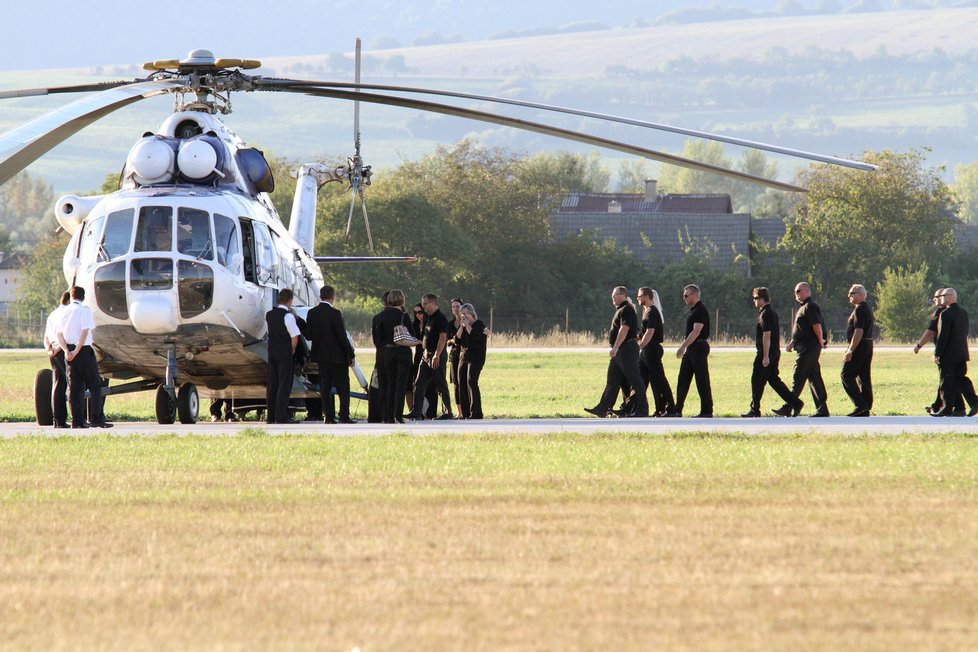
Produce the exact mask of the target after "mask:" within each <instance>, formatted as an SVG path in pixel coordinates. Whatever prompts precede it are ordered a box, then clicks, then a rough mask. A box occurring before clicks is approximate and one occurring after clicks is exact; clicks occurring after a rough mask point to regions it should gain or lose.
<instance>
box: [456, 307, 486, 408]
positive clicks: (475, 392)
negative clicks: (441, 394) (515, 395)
mask: <svg viewBox="0 0 978 652" xmlns="http://www.w3.org/2000/svg"><path fill="white" fill-rule="evenodd" d="M460 319H461V322H462V325H461V326H460V327H459V329H458V331H457V332H456V337H457V338H458V343H459V348H460V349H461V360H460V362H459V387H460V388H461V399H462V401H461V407H460V414H461V415H462V418H463V419H481V418H483V417H482V391H481V390H480V389H479V376H481V375H482V367H483V366H485V364H486V325H485V324H484V323H482V320H480V319H479V315H477V314H476V312H475V308H473V307H472V304H471V303H466V304H464V305H462V307H461V310H460Z"/></svg>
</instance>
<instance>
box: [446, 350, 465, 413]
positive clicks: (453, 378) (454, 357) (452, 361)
mask: <svg viewBox="0 0 978 652" xmlns="http://www.w3.org/2000/svg"><path fill="white" fill-rule="evenodd" d="M461 354H462V352H461V351H460V350H459V348H458V347H457V346H453V347H452V352H451V353H449V354H448V364H449V375H448V380H449V382H451V383H452V385H453V386H454V387H455V391H454V394H453V396H454V398H455V405H461V404H462V380H461V378H459V375H458V372H459V366H460V365H461V364H462V355H461Z"/></svg>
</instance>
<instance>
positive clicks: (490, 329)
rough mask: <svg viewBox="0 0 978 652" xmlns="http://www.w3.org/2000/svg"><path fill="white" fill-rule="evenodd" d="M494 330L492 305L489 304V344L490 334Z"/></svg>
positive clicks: (490, 343)
mask: <svg viewBox="0 0 978 652" xmlns="http://www.w3.org/2000/svg"><path fill="white" fill-rule="evenodd" d="M494 332H495V331H494V330H493V328H492V306H489V346H492V334H493V333H494Z"/></svg>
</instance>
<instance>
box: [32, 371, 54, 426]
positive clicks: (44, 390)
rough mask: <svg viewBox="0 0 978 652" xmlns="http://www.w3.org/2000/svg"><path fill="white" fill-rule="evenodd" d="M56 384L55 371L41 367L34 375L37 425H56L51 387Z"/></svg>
mask: <svg viewBox="0 0 978 652" xmlns="http://www.w3.org/2000/svg"><path fill="white" fill-rule="evenodd" d="M53 385H54V372H53V371H51V370H50V369H39V370H38V371H37V375H35V376H34V415H35V417H37V425H39V426H50V425H54V410H53V408H52V407H51V388H52V387H53Z"/></svg>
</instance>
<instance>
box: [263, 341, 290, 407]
mask: <svg viewBox="0 0 978 652" xmlns="http://www.w3.org/2000/svg"><path fill="white" fill-rule="evenodd" d="M294 375H295V368H294V366H293V362H292V354H291V352H290V353H289V355H283V356H278V355H276V354H275V353H273V352H271V351H269V352H268V384H267V386H266V389H265V403H266V404H267V406H268V416H267V419H266V420H267V421H268V423H286V422H288V420H289V396H290V395H291V394H292V379H293V377H294Z"/></svg>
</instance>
